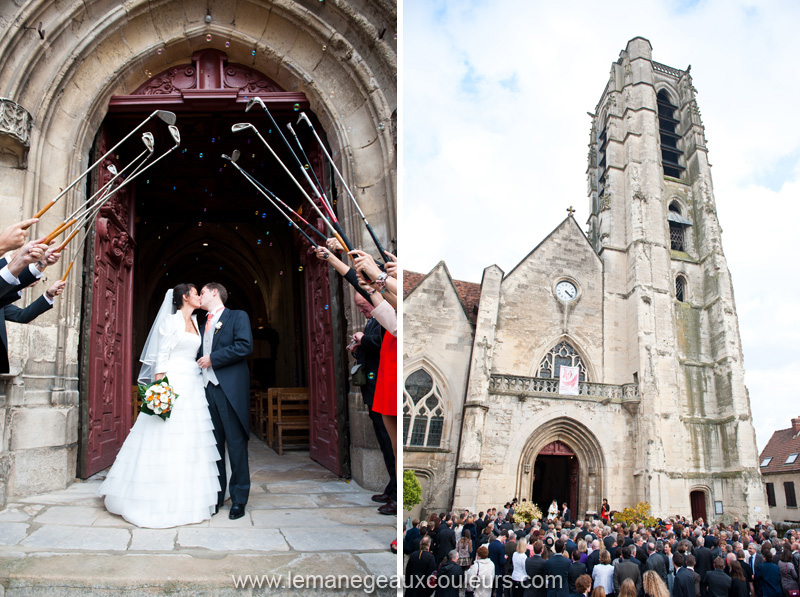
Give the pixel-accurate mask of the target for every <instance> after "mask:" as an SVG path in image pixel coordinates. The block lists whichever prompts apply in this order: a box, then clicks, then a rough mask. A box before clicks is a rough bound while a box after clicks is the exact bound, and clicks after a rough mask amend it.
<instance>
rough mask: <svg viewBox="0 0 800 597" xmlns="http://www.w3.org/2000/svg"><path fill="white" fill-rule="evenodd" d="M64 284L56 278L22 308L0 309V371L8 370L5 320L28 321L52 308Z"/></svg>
mask: <svg viewBox="0 0 800 597" xmlns="http://www.w3.org/2000/svg"><path fill="white" fill-rule="evenodd" d="M66 285H67V283H66V282H62V281H61V280H58V281H57V282H56V283H55V284H53V285H52V286H51V287H50V288H48V289H47V290H46V291H45V293H44V294H43V295H42V296H40V297H39V298H38V299H36V300H35V301H33V302H32V303H31V304H30V305H28V306H27V307H25V308H24V309H20V308H19V307H17V306H16V305H6V306H4V307H3V308H1V309H0V373H8V372H9V370H10V365H9V359H8V334H7V333H6V321H13V322H14V323H30V322H31V321H33V320H34V319H36V318H37V317H39V315H41V314H42V313H44V312H45V311H49V310H50V309H52V308H53V301H54V299H55V298H56V297H57V296H58V295H59V294H61V293H62V292H63V291H64V287H65V286H66Z"/></svg>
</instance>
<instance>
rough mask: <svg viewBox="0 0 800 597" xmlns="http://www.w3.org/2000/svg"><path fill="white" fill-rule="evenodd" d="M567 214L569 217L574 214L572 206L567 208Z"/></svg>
mask: <svg viewBox="0 0 800 597" xmlns="http://www.w3.org/2000/svg"><path fill="white" fill-rule="evenodd" d="M567 213H568V214H569V215H570V216H571V215H572V214H574V213H575V210H574V209H572V206H571V205H570V206H569V207H568V208H567Z"/></svg>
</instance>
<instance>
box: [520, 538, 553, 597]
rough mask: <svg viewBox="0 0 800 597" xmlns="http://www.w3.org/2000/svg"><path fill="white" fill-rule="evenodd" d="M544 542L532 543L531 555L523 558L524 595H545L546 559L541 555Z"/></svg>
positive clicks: (530, 596)
mask: <svg viewBox="0 0 800 597" xmlns="http://www.w3.org/2000/svg"><path fill="white" fill-rule="evenodd" d="M542 550H544V543H542V542H541V541H538V540H537V541H535V542H534V543H533V555H532V556H531V557H529V558H528V559H527V560H525V574H527V575H528V578H527V579H525V580H523V581H522V582H523V585H524V587H525V593H524V597H547V560H545V559H544V558H543V557H542Z"/></svg>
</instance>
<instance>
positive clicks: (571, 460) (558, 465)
mask: <svg viewBox="0 0 800 597" xmlns="http://www.w3.org/2000/svg"><path fill="white" fill-rule="evenodd" d="M578 472H579V464H578V458H577V456H576V454H575V452H574V451H573V450H572V448H570V447H569V446H568V445H567V444H565V443H563V442H560V441H554V442H551V443H549V444H547V445H546V446H544V447H543V448H542V449H541V450H540V451H539V454H538V455H537V456H536V462H535V464H534V467H533V486H532V488H531V500H532V501H533V502H534V503H535V504H537V505H538V506H539V509H540V510H541V511H542V513H543V514H545V515H546V514H547V510H548V508H550V504H551V503H552V501H553V500H556V503H557V505H558V508H559V511H561V508H562V504H563V503H564V502H566V503H567V505H568V507H569V509H570V512H571V513H572V518H573V520H574V519H575V516H576V512H577V506H578Z"/></svg>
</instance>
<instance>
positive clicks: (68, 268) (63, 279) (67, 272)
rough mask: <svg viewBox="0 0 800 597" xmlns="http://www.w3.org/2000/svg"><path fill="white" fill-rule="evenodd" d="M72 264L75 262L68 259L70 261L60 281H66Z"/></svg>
mask: <svg viewBox="0 0 800 597" xmlns="http://www.w3.org/2000/svg"><path fill="white" fill-rule="evenodd" d="M73 265H75V262H74V261H70V263H69V267H67V271H65V272H64V277H63V278H61V281H62V282H64V281H66V279H67V276H69V271H70V270H71V269H72V266H73Z"/></svg>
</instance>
